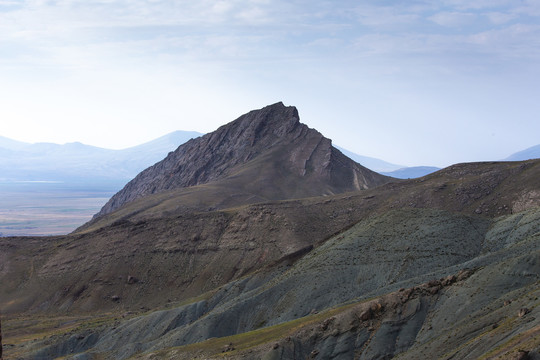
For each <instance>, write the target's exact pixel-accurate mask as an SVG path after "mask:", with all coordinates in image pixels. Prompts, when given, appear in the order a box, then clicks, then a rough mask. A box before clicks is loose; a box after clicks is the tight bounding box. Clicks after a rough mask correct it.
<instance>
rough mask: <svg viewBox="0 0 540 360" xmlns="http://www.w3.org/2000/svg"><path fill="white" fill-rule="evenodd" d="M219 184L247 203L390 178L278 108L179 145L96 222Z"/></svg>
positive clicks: (293, 113)
mask: <svg viewBox="0 0 540 360" xmlns="http://www.w3.org/2000/svg"><path fill="white" fill-rule="evenodd" d="M224 180H227V185H226V187H227V190H226V191H227V192H231V193H234V196H235V197H236V198H242V200H241V202H242V203H245V202H246V201H245V199H246V198H251V199H252V200H251V201H249V200H247V201H248V202H260V201H261V200H281V199H291V198H301V197H308V196H319V195H331V194H336V193H342V192H346V191H354V190H361V189H367V188H371V187H373V186H377V185H380V184H382V183H385V182H387V181H388V178H387V177H385V176H382V175H379V174H377V173H375V172H373V171H371V170H369V169H366V168H365V167H363V166H361V165H359V164H357V163H355V162H354V161H352V160H350V159H349V158H347V157H346V156H344V155H343V154H342V153H341V152H340V151H339V150H337V149H336V148H334V147H333V146H332V142H331V140H330V139H327V138H325V137H324V136H322V135H321V134H320V133H319V132H318V131H316V130H314V129H310V128H308V127H307V126H306V125H304V124H302V123H300V121H299V116H298V111H297V109H296V108H295V107H292V106H285V105H283V103H281V102H280V103H277V104H274V105H270V106H267V107H265V108H263V109H260V110H254V111H251V112H249V113H247V114H245V115H242V116H241V117H239V118H238V119H236V120H235V121H233V122H231V123H229V124H227V125H224V126H222V127H220V128H219V129H217V130H216V131H214V132H212V133H209V134H206V135H204V136H202V137H199V138H196V139H192V140H190V141H188V142H187V143H185V144H183V145H181V146H180V147H178V149H176V151H174V152H172V153H170V154H169V155H168V156H167V157H166V158H165V159H164V160H162V161H160V162H158V163H157V164H155V165H154V166H152V167H150V168H148V169H146V170H144V171H143V172H141V173H140V174H139V175H138V176H137V177H136V178H135V179H133V180H132V181H131V182H129V183H128V184H127V185H126V186H125V187H124V189H122V190H121V191H120V192H118V193H117V194H116V195H115V196H113V197H112V198H111V199H110V200H109V202H107V204H106V205H105V206H104V207H103V209H102V210H101V211H100V212H99V213H98V214H97V216H96V217H98V218H99V217H101V216H103V215H106V214H108V213H110V212H112V211H115V210H117V209H118V208H120V207H121V206H123V205H124V204H126V203H128V202H131V201H133V200H135V199H138V198H141V197H144V196H146V195H150V194H155V193H161V192H164V191H169V190H174V189H179V188H186V187H192V186H196V185H201V184H207V183H212V182H217V181H222V182H223V181H224ZM221 191H223V189H222V190H221ZM242 195H243V196H242ZM228 205H229V206H230V205H231V203H228Z"/></svg>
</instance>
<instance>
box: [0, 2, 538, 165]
mask: <svg viewBox="0 0 540 360" xmlns="http://www.w3.org/2000/svg"><path fill="white" fill-rule="evenodd" d="M539 16H540V4H539V3H538V2H537V1H533V0H526V1H520V2H515V1H510V0H497V1H474V2H470V1H463V0H444V1H439V2H437V3H435V4H434V3H432V2H428V1H414V2H410V1H390V2H385V3H384V4H381V3H379V2H375V1H366V2H362V3H358V2H356V1H332V2H330V1H310V2H305V1H298V0H297V1H265V0H251V1H247V0H243V1H233V0H223V1H216V2H210V1H202V2H201V1H199V2H196V3H193V2H188V1H174V2H170V1H142V0H134V1H120V0H113V1H106V2H104V1H75V0H63V1H54V0H52V1H41V0H40V1H37V0H24V1H11V0H3V1H0V46H1V48H2V52H1V53H0V77H1V78H2V84H3V86H2V87H1V89H0V98H2V106H1V107H0V118H1V119H2V124H3V126H2V129H1V133H0V135H2V136H7V137H10V138H14V139H17V140H21V141H26V142H38V141H50V142H56V143H65V142H70V141H80V142H83V143H85V144H90V145H94V146H100V147H106V148H126V147H129V146H133V145H136V144H140V143H143V142H145V141H149V140H151V139H154V138H157V137H159V136H162V135H163V134H166V133H168V132H172V131H174V130H179V129H180V130H196V131H199V132H203V133H205V132H210V131H213V130H215V129H216V128H217V127H218V126H220V125H222V124H223V123H225V122H227V121H231V120H233V119H235V118H236V117H238V116H239V115H241V114H242V113H243V112H244V111H245V110H246V109H253V108H258V107H262V106H264V105H267V104H270V103H274V102H276V101H280V100H282V101H283V102H284V103H285V104H287V105H295V106H297V107H298V109H299V111H300V115H301V117H302V119H303V122H305V123H306V124H308V125H309V126H310V127H313V128H316V129H318V130H320V131H321V132H322V133H324V134H326V135H327V136H328V137H329V138H331V139H332V140H334V142H335V143H337V144H339V145H341V146H343V147H345V148H347V149H350V150H351V151H354V152H356V153H359V154H362V155H365V156H372V157H377V158H382V159H385V160H387V161H389V162H392V163H397V164H403V165H406V166H414V165H434V166H439V167H443V166H447V165H450V164H452V163H456V162H463V161H480V160H488V159H500V158H504V157H505V156H507V155H508V154H511V153H514V152H516V151H519V150H522V149H524V148H527V147H530V146H533V145H537V144H538V137H537V134H538V133H539V131H540V122H538V121H537V114H538V113H539V110H540V104H539V103H538V101H537V94H538V90H539V86H540V85H539V82H538V75H539V70H540V65H539V64H540V62H539V61H538V60H539V59H538V58H539V56H540V51H539V50H540V46H539V40H538V39H540V36H539V35H540V34H539V32H540V26H539V25H540V23H539Z"/></svg>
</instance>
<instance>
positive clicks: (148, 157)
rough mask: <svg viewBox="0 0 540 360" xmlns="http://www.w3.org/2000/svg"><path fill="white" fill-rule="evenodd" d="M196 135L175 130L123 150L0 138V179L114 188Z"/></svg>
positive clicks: (196, 134)
mask: <svg viewBox="0 0 540 360" xmlns="http://www.w3.org/2000/svg"><path fill="white" fill-rule="evenodd" d="M200 135H202V134H201V133H198V132H194V131H175V132H172V133H170V134H167V135H165V136H162V137H160V138H157V139H155V140H153V141H150V142H147V143H145V144H142V145H138V146H134V147H130V148H127V149H123V150H110V149H103V148H99V147H95V146H90V145H85V144H81V143H79V142H74V143H67V144H64V145H58V144H53V143H35V144H29V143H25V142H20V141H15V140H11V139H8V138H5V137H0V155H1V157H0V181H1V182H4V183H5V182H29V181H48V182H63V183H66V185H69V186H80V187H107V188H114V189H116V190H118V189H119V188H121V187H122V186H123V185H124V184H125V183H127V182H128V181H129V180H131V179H132V178H133V177H134V176H135V175H137V174H138V173H139V172H140V171H142V170H143V169H145V168H147V167H148V166H150V165H152V164H154V163H156V162H158V161H160V160H162V159H163V158H164V157H165V156H166V155H167V153H169V152H170V151H173V150H174V149H176V148H177V147H178V146H179V145H181V144H183V143H185V142H186V141H187V140H189V139H191V138H194V137H198V136H200Z"/></svg>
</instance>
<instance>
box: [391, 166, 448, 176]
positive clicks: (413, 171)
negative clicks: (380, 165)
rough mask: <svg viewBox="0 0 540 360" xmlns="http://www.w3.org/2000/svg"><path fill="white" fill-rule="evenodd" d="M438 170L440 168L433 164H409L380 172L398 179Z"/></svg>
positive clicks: (423, 174)
mask: <svg viewBox="0 0 540 360" xmlns="http://www.w3.org/2000/svg"><path fill="white" fill-rule="evenodd" d="M438 170H441V169H440V168H438V167H435V166H411V167H406V168H402V169H398V170H394V171H389V172H382V173H381V174H383V175H387V176H392V177H395V178H398V179H414V178H419V177H422V176H426V175H428V174H431V173H433V172H435V171H438Z"/></svg>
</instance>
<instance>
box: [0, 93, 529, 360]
mask: <svg viewBox="0 0 540 360" xmlns="http://www.w3.org/2000/svg"><path fill="white" fill-rule="evenodd" d="M538 179H540V160H538V159H537V160H529V161H522V162H484V163H467V164H456V165H453V166H450V167H448V168H445V169H442V170H440V171H438V172H435V173H433V174H430V175H427V176H424V177H422V178H419V179H412V180H397V179H392V178H388V177H383V176H380V175H377V174H375V173H373V172H371V171H369V170H367V169H365V168H363V167H362V166H361V165H359V164H357V163H355V162H353V161H352V160H350V159H348V158H346V157H345V156H344V155H343V154H341V153H340V152H339V151H337V150H335V149H334V148H333V147H332V145H331V142H330V140H328V139H326V138H325V137H323V136H322V135H321V134H320V133H318V132H317V131H316V130H313V129H309V128H308V127H307V126H306V125H303V124H301V123H300V122H299V119H298V113H297V111H296V109H295V108H293V107H286V106H284V105H283V104H281V103H278V104H274V105H271V106H268V107H265V108H263V109H261V110H256V111H252V112H250V113H248V114H246V115H243V116H241V117H240V118H238V119H237V120H235V121H233V122H231V123H229V124H227V125H224V126H222V127H221V128H219V129H218V130H216V131H215V132H213V133H210V134H207V135H205V136H202V137H200V138H197V139H193V140H191V141H190V142H188V143H186V144H185V145H182V146H180V147H179V148H178V149H176V150H175V151H174V152H172V153H170V154H169V155H168V156H167V158H165V159H164V160H163V161H161V162H159V163H157V164H156V165H154V166H153V167H151V168H149V169H147V170H145V171H143V172H142V173H141V174H139V175H138V176H137V177H136V178H135V179H134V180H133V181H132V182H130V183H129V184H128V185H127V186H126V187H125V188H124V189H123V190H122V191H121V192H119V193H118V194H117V195H115V197H113V199H111V201H110V202H109V203H108V204H107V205H106V206H105V207H104V209H103V210H102V211H101V212H100V214H98V215H97V216H96V218H95V219H94V220H93V221H91V222H90V223H88V224H86V225H85V226H82V227H81V228H80V229H79V230H77V231H76V232H74V233H72V234H69V235H66V236H56V237H44V238H40V237H16V238H15V237H12V238H0V284H1V289H0V309H1V310H2V340H3V342H4V344H3V345H4V346H3V352H2V355H3V356H4V359H55V358H63V359H73V360H75V359H78V360H81V359H83V360H91V359H96V360H98V359H148V360H149V359H186V360H187V359H266V360H274V359H276V360H277V359H283V360H286V359H338V360H345V359H363V360H364V359H365V360H367V359H390V358H398V359H438V358H441V359H538V358H540V306H539V305H540V300H539V298H540V260H539V259H540V181H539V180H538Z"/></svg>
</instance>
